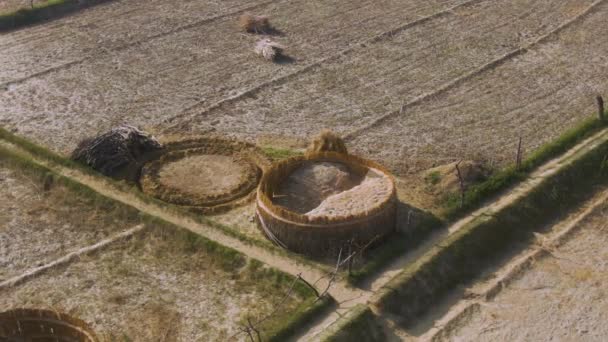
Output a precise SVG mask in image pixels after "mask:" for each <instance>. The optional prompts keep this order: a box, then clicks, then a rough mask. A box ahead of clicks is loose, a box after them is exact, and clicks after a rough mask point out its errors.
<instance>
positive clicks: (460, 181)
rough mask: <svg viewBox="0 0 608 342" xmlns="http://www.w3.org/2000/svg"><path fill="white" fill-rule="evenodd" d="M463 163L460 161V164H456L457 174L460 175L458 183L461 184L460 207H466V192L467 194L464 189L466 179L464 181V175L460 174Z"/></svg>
mask: <svg viewBox="0 0 608 342" xmlns="http://www.w3.org/2000/svg"><path fill="white" fill-rule="evenodd" d="M461 162H462V160H461V161H459V162H458V163H456V174H457V175H458V182H459V183H460V207H461V208H462V207H464V192H465V187H464V179H462V173H460V163H461Z"/></svg>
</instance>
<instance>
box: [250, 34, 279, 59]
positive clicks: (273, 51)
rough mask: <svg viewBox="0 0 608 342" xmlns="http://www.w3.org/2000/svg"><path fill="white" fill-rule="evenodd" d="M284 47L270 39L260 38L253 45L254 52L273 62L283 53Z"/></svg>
mask: <svg viewBox="0 0 608 342" xmlns="http://www.w3.org/2000/svg"><path fill="white" fill-rule="evenodd" d="M283 49H285V47H284V46H283V45H281V44H279V43H277V42H274V41H272V40H271V39H268V38H266V39H262V40H260V41H259V42H257V44H256V45H255V53H257V54H258V55H260V56H262V57H264V58H265V59H266V60H269V61H271V62H274V61H275V60H276V58H277V57H278V56H280V55H281V54H282V53H283Z"/></svg>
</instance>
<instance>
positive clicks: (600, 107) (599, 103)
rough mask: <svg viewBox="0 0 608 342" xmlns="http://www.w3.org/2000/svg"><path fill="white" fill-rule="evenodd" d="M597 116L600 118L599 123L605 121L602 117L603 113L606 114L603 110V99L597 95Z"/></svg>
mask: <svg viewBox="0 0 608 342" xmlns="http://www.w3.org/2000/svg"><path fill="white" fill-rule="evenodd" d="M596 99H597V114H598V116H599V117H600V120H601V121H605V120H606V118H605V117H604V113H606V111H605V110H604V99H603V98H602V97H601V96H600V95H598V96H597V98H596Z"/></svg>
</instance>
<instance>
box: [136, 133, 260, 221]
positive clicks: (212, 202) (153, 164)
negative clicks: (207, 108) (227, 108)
mask: <svg viewBox="0 0 608 342" xmlns="http://www.w3.org/2000/svg"><path fill="white" fill-rule="evenodd" d="M197 154H216V155H226V156H234V157H235V158H239V159H240V160H241V161H242V162H244V163H245V164H246V165H247V166H248V167H247V168H246V172H245V174H244V175H243V177H242V179H241V182H239V185H238V186H237V187H236V188H233V189H230V191H227V192H226V193H223V194H215V195H209V194H192V193H186V192H181V191H176V189H171V188H168V187H166V186H165V185H164V184H162V183H161V182H160V178H159V171H160V169H161V167H162V166H163V165H164V164H165V163H167V162H172V161H176V160H178V159H180V158H183V157H187V156H192V155H197ZM268 167H270V160H269V159H268V158H267V157H266V156H265V155H264V153H262V151H260V150H259V148H257V147H256V146H255V145H253V144H250V143H247V142H242V141H236V140H227V139H223V138H219V137H213V136H205V137H191V138H188V139H177V140H171V141H165V142H164V144H163V150H162V152H161V153H159V156H157V157H156V158H155V159H154V160H150V161H149V162H147V163H146V164H145V165H144V167H143V168H142V170H141V174H140V175H139V185H140V187H141V189H142V190H143V191H144V192H146V193H148V194H149V195H152V196H154V197H156V198H158V199H161V200H163V201H165V202H169V203H173V204H177V205H179V206H180V207H181V208H183V209H186V210H189V211H192V212H196V213H203V214H217V213H221V212H225V211H227V210H230V209H232V208H235V207H236V206H239V205H242V204H244V203H247V202H250V201H251V200H252V199H253V198H254V197H255V191H253V190H255V188H256V186H257V184H258V181H259V180H260V178H261V175H262V170H265V169H267V168H268Z"/></svg>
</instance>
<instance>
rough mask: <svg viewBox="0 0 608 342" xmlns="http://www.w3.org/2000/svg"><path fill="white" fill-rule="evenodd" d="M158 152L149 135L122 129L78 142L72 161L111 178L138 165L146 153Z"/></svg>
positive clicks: (123, 126) (114, 129) (152, 138)
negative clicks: (138, 161)
mask: <svg viewBox="0 0 608 342" xmlns="http://www.w3.org/2000/svg"><path fill="white" fill-rule="evenodd" d="M160 148H161V144H160V143H159V142H158V141H157V140H156V139H155V138H154V137H152V136H151V135H149V134H147V133H145V132H143V131H140V130H139V129H137V128H135V127H133V126H129V125H121V126H118V127H116V128H113V129H111V130H110V131H109V132H107V133H104V134H101V135H99V136H97V137H95V138H91V139H85V140H83V141H81V142H80V143H79V144H78V146H77V147H76V149H75V150H74V152H72V155H71V158H72V159H73V160H75V161H77V162H80V163H82V164H86V165H88V166H90V167H91V168H93V169H95V170H97V171H99V172H101V173H102V174H104V175H106V176H114V175H116V174H117V173H119V172H121V171H122V170H123V169H125V168H127V167H129V166H133V165H135V164H137V160H138V159H139V158H141V157H142V156H143V155H144V154H145V153H148V152H153V151H156V150H158V149H160Z"/></svg>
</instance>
